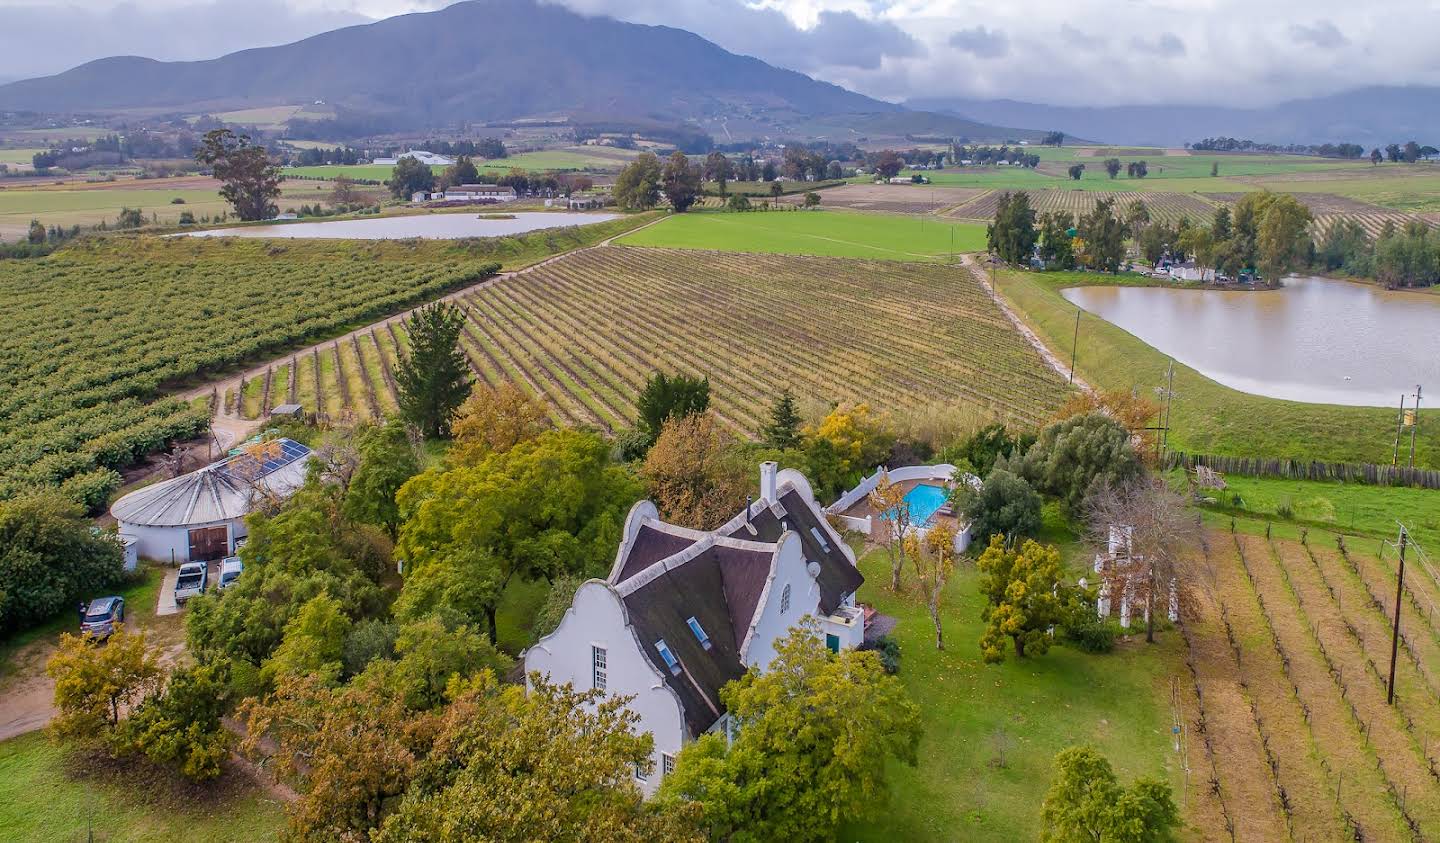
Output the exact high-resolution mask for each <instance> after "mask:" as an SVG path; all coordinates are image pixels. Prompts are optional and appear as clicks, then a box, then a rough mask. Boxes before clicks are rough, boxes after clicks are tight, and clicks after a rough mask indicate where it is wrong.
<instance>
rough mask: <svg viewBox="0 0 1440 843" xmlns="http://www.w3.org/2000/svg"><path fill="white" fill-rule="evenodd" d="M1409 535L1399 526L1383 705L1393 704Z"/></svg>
mask: <svg viewBox="0 0 1440 843" xmlns="http://www.w3.org/2000/svg"><path fill="white" fill-rule="evenodd" d="M1409 539H1410V534H1409V532H1408V531H1407V530H1406V529H1405V525H1404V524H1401V525H1400V567H1399V569H1398V571H1397V573H1396V577H1395V627H1394V630H1393V631H1392V632H1391V633H1390V682H1389V687H1388V690H1387V691H1386V696H1385V704H1386V705H1394V704H1395V657H1396V655H1398V654H1399V651H1400V598H1401V596H1402V595H1403V594H1404V592H1405V545H1406V544H1407V543H1408V542H1409Z"/></svg>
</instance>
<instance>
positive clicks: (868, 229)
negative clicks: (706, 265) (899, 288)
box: [619, 211, 985, 261]
mask: <svg viewBox="0 0 1440 843" xmlns="http://www.w3.org/2000/svg"><path fill="white" fill-rule="evenodd" d="M619 242H620V243H623V244H624V245H627V246H657V247H662V248H674V249H701V250H709V251H722V252H764V253H767V254H781V255H820V256H826V257H838V258H880V259H884V260H904V261H913V260H945V259H948V258H949V256H950V255H951V254H952V250H953V252H973V251H977V250H980V249H983V248H984V247H985V227H984V226H980V225H973V224H969V223H949V222H944V223H941V222H935V221H933V220H927V219H924V218H923V217H913V216H900V215H895V214H856V213H848V212H845V211H752V212H749V213H728V212H724V211H700V212H695V211H692V212H689V213H685V214H674V215H672V216H671V217H670V218H669V219H667V220H665V221H664V222H661V223H659V224H658V225H652V226H650V227H649V228H646V229H644V230H642V231H637V232H635V233H634V234H630V235H627V236H625V237H623V238H621V240H620V241H619Z"/></svg>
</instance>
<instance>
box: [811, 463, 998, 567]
mask: <svg viewBox="0 0 1440 843" xmlns="http://www.w3.org/2000/svg"><path fill="white" fill-rule="evenodd" d="M887 473H888V474H889V477H890V482H891V483H896V484H899V485H901V486H902V487H904V488H905V490H906V491H907V492H908V491H909V490H910V489H912V488H914V487H915V486H918V485H921V484H932V485H940V486H945V487H947V488H948V487H952V486H953V485H954V482H955V466H953V465H950V464H949V463H939V464H937V465H907V466H902V467H900V468H892V469H888V470H887V469H885V468H884V467H881V468H877V469H875V473H874V474H871V475H870V476H869V477H866V478H865V479H864V480H861V481H860V483H859V485H857V486H856V487H855V488H853V489H851V490H850V491H848V492H846V493H845V494H843V495H841V496H840V498H839V499H838V500H836V501H835V503H833V504H831V505H830V506H828V507H826V508H825V514H827V515H831V516H834V518H835V519H836V520H837V521H839V522H840V524H841V526H843V527H844V528H845V529H847V530H854V531H856V532H859V533H863V534H864V535H866V536H872V535H873V532H872V531H873V529H874V526H875V520H874V519H875V513H874V512H873V511H872V510H871V508H870V504H869V496H870V493H871V492H873V491H875V488H876V487H877V486H879V485H880V479H881V478H882V477H884V476H885V475H886V474H887ZM962 480H963V481H964V482H966V483H969V484H971V485H972V486H976V485H978V484H979V483H980V479H979V478H978V477H976V476H975V475H973V474H966V475H964V476H963V477H962ZM936 517H937V518H947V517H949V518H951V520H952V521H953V525H954V528H955V552H957V553H964V552H965V550H966V549H967V548H969V547H970V522H969V521H966V520H965V519H964V516H963V515H961V514H960V513H956V515H955V516H953V517H952V516H939V515H937V516H936ZM911 529H912V530H914V531H915V533H916V536H917V537H919V538H922V539H923V538H924V537H925V534H926V533H928V532H929V528H928V527H924V526H918V525H917V526H912V527H911Z"/></svg>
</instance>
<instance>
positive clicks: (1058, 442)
mask: <svg viewBox="0 0 1440 843" xmlns="http://www.w3.org/2000/svg"><path fill="white" fill-rule="evenodd" d="M1020 466H1021V471H1020V474H1021V475H1022V476H1023V477H1024V478H1025V479H1026V480H1027V481H1029V482H1030V484H1031V485H1032V486H1034V487H1035V488H1036V489H1039V490H1040V491H1042V492H1045V493H1047V494H1050V495H1053V496H1055V497H1056V498H1059V499H1060V502H1061V503H1062V504H1064V506H1065V508H1066V509H1067V510H1068V511H1069V512H1070V513H1071V514H1079V513H1080V512H1081V511H1082V509H1083V506H1084V503H1085V495H1086V494H1087V493H1088V492H1089V491H1090V490H1091V489H1092V488H1094V487H1095V486H1096V484H1098V483H1101V482H1105V483H1109V484H1110V485H1111V486H1114V487H1119V486H1124V485H1126V484H1127V483H1129V482H1130V481H1131V480H1133V479H1134V478H1136V477H1138V476H1139V475H1140V473H1141V471H1142V470H1143V466H1142V465H1141V463H1140V455H1139V454H1137V453H1136V451H1135V448H1134V446H1133V445H1132V444H1131V441H1130V432H1129V431H1128V430H1126V429H1125V427H1124V425H1122V424H1120V423H1119V422H1117V421H1116V420H1115V419H1113V418H1111V417H1110V416H1109V415H1107V414H1105V413H1103V412H1093V413H1085V414H1083V415H1078V416H1074V417H1071V418H1068V419H1065V420H1064V421H1059V422H1056V423H1055V424H1052V425H1050V426H1049V427H1047V428H1045V430H1043V431H1041V433H1040V438H1039V439H1038V440H1037V441H1036V442H1035V444H1034V445H1032V446H1030V450H1029V451H1027V452H1026V453H1025V456H1024V458H1023V460H1021V461H1020Z"/></svg>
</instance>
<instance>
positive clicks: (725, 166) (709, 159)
mask: <svg viewBox="0 0 1440 843" xmlns="http://www.w3.org/2000/svg"><path fill="white" fill-rule="evenodd" d="M734 175H735V167H734V165H733V164H731V163H730V159H729V158H726V157H725V153H723V152H721V151H719V150H718V149H717V150H715V151H714V152H712V153H710V154H709V155H707V156H705V180H706V181H713V182H715V190H716V192H717V193H719V194H720V195H721V196H724V195H725V193H726V191H725V185H726V182H728V181H730V179H731V178H732V177H733V176H734Z"/></svg>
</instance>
